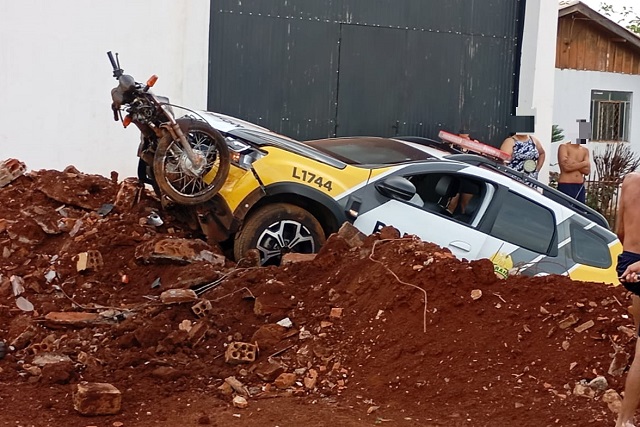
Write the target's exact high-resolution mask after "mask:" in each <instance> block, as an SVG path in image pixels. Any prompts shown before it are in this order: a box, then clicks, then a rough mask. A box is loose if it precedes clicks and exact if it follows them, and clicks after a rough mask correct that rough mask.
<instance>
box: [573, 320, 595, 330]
mask: <svg viewBox="0 0 640 427" xmlns="http://www.w3.org/2000/svg"><path fill="white" fill-rule="evenodd" d="M593 325H595V323H594V321H593V320H589V321H588V322H584V323H583V324H582V325H580V326H578V327H576V328H574V329H573V330H574V331H576V332H577V333H580V332H584V331H586V330H587V329H589V328H591V327H593Z"/></svg>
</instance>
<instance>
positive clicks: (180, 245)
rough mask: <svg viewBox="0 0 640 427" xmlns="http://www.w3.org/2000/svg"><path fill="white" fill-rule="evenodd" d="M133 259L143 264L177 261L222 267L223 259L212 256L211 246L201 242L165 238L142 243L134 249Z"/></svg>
mask: <svg viewBox="0 0 640 427" xmlns="http://www.w3.org/2000/svg"><path fill="white" fill-rule="evenodd" d="M135 257H136V259H138V260H141V261H143V262H147V263H148V262H154V261H177V262H181V263H192V262H196V261H206V262H209V263H211V264H213V265H216V266H219V267H223V266H224V264H225V258H224V257H223V256H221V255H218V254H214V253H213V252H212V248H211V246H209V245H208V244H207V243H206V242H204V241H202V240H196V239H178V238H173V239H172V238H165V239H160V240H156V241H152V242H149V243H144V244H142V245H140V246H138V247H137V248H136V252H135Z"/></svg>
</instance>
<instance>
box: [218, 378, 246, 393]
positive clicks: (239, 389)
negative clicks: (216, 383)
mask: <svg viewBox="0 0 640 427" xmlns="http://www.w3.org/2000/svg"><path fill="white" fill-rule="evenodd" d="M224 382H225V383H227V384H229V386H231V388H232V389H233V391H235V392H236V393H239V394H241V395H242V396H249V390H247V387H246V386H245V385H244V384H242V382H241V381H238V379H237V378H236V377H227V378H225V379H224Z"/></svg>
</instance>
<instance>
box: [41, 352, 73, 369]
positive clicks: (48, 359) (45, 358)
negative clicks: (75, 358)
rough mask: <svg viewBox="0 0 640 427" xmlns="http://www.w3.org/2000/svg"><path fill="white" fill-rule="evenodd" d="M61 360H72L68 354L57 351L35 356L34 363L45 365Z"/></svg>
mask: <svg viewBox="0 0 640 427" xmlns="http://www.w3.org/2000/svg"><path fill="white" fill-rule="evenodd" d="M61 362H71V359H70V358H69V356H67V355H66V354H56V353H42V354H38V355H36V356H35V357H34V358H33V362H32V363H33V364H34V365H37V366H40V367H43V366H45V365H52V364H56V363H61Z"/></svg>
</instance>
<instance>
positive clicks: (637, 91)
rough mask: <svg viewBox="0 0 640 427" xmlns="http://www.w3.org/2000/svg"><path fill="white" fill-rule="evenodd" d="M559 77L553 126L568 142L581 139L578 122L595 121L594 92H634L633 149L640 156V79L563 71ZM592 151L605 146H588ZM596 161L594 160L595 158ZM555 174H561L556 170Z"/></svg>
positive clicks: (554, 151)
mask: <svg viewBox="0 0 640 427" xmlns="http://www.w3.org/2000/svg"><path fill="white" fill-rule="evenodd" d="M555 75H556V93H555V99H554V110H553V123H554V124H557V125H558V126H560V127H561V128H562V129H564V132H563V134H564V137H565V141H575V140H576V138H578V124H577V123H576V120H577V119H586V120H587V121H590V120H591V90H592V89H599V90H606V91H620V92H633V95H632V96H631V123H630V127H629V142H630V147H631V149H632V150H633V151H635V152H636V153H640V105H639V104H637V103H638V102H640V76H637V75H630V74H619V73H603V72H600V71H578V70H559V69H557V70H556V71H555ZM587 147H588V148H589V151H591V152H592V153H593V150H594V149H598V148H599V147H601V143H597V142H594V143H589V144H587ZM557 152H558V143H556V144H553V147H552V153H551V154H552V158H551V161H552V163H557V159H558V153H557ZM592 157H593V156H592ZM552 170H554V171H556V172H557V171H559V168H558V166H554V167H553V169H552Z"/></svg>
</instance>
